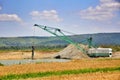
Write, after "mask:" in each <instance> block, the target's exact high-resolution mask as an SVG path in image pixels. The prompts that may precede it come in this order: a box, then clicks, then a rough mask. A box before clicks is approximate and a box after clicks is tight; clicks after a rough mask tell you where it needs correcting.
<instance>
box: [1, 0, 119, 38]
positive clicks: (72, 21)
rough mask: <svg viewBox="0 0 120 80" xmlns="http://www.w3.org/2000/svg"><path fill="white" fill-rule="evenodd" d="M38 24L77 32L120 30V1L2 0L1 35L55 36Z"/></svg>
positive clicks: (90, 32)
mask: <svg viewBox="0 0 120 80" xmlns="http://www.w3.org/2000/svg"><path fill="white" fill-rule="evenodd" d="M34 24H39V25H45V26H50V27H55V28H60V29H62V30H65V31H68V32H71V33H74V34H92V33H112V32H117V33H118V32H120V0H0V37H18V36H51V34H50V33H48V32H46V31H44V30H41V29H40V28H38V27H35V26H34ZM66 34H67V33H66Z"/></svg>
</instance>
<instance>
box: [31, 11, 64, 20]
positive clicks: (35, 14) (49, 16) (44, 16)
mask: <svg viewBox="0 0 120 80" xmlns="http://www.w3.org/2000/svg"><path fill="white" fill-rule="evenodd" d="M30 15H31V16H32V18H33V19H41V20H48V21H55V22H60V21H62V19H61V18H59V15H58V13H57V11H56V10H49V11H48V10H44V11H42V12H39V11H32V12H31V13H30Z"/></svg>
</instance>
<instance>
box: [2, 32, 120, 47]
mask: <svg viewBox="0 0 120 80" xmlns="http://www.w3.org/2000/svg"><path fill="white" fill-rule="evenodd" d="M90 36H92V38H93V44H95V45H120V33H98V34H83V35H73V36H69V37H70V38H71V39H72V40H73V41H74V42H79V43H84V44H87V38H89V37H90ZM33 42H34V44H35V45H36V46H40V45H44V46H55V45H66V44H69V43H68V42H66V41H63V40H61V39H59V38H57V37H1V38H0V47H2V46H31V45H32V44H33Z"/></svg>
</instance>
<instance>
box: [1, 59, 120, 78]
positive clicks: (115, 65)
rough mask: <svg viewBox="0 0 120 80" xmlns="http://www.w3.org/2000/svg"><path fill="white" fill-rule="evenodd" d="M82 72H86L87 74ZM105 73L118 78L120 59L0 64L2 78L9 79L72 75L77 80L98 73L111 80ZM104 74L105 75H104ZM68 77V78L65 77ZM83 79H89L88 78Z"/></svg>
mask: <svg viewBox="0 0 120 80" xmlns="http://www.w3.org/2000/svg"><path fill="white" fill-rule="evenodd" d="M81 70H83V71H81ZM82 72H85V74H83V73H82ZM109 72H110V73H109ZM99 74H100V75H101V76H100V75H99ZM104 74H105V75H108V74H110V75H117V77H115V78H118V77H119V75H118V74H120V59H82V60H72V61H70V62H59V63H58V62H53V63H35V64H21V65H12V66H0V76H1V77H2V78H0V79H2V80H7V79H8V80H9V79H10V78H11V79H17V78H18V79H24V77H25V79H31V80H32V78H33V79H34V80H36V79H37V80H39V79H42V80H55V78H56V80H69V79H68V78H70V77H72V76H74V77H73V78H71V80H74V78H78V79H76V80H79V78H80V79H82V78H84V77H85V75H88V77H89V76H90V75H96V76H97V75H98V76H99V78H100V79H101V80H109V77H111V76H108V79H107V77H106V79H104V76H105V75H104ZM36 75H37V76H36ZM69 75H70V76H69ZM77 75H78V76H79V75H83V77H80V76H79V77H78V76H77ZM102 75H104V76H103V77H102ZM32 76H33V77H32ZM41 76H42V78H41ZM61 76H62V78H63V79H62V78H61ZM66 77H68V78H67V79H65V78H66ZM92 78H93V77H91V80H97V79H92ZM102 78H103V79H102ZM100 79H98V80H100ZM82 80H87V78H85V79H82ZM114 80H117V79H114ZM118 80H119V79H118Z"/></svg>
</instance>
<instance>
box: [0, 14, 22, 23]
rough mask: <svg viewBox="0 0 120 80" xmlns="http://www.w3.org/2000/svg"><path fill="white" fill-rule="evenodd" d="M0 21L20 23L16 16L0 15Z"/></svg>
mask: <svg viewBox="0 0 120 80" xmlns="http://www.w3.org/2000/svg"><path fill="white" fill-rule="evenodd" d="M0 21H16V22H22V20H21V18H20V17H19V16H18V15H16V14H0Z"/></svg>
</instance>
